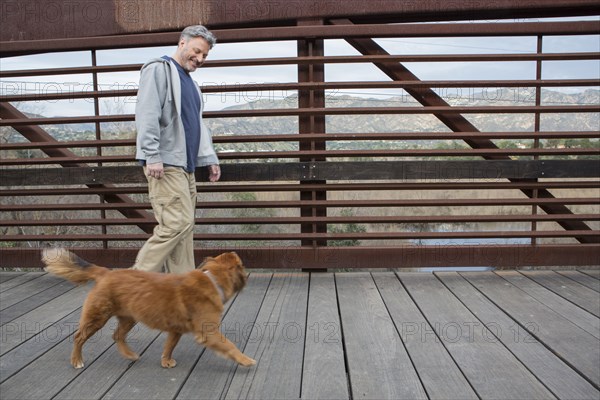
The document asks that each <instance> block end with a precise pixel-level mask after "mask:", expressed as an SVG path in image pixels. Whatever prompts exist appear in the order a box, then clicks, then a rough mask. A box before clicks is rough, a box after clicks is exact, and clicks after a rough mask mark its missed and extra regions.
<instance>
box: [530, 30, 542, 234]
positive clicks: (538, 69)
mask: <svg viewBox="0 0 600 400" xmlns="http://www.w3.org/2000/svg"><path fill="white" fill-rule="evenodd" d="M543 40H544V38H543V36H542V35H538V37H537V54H542V43H543ZM535 79H536V80H537V81H538V82H539V81H540V80H541V79H542V60H537V61H536V66H535ZM541 104H542V88H541V87H540V86H536V87H535V105H536V106H539V105H541ZM534 118H535V120H534V124H533V125H534V127H533V130H534V132H536V133H538V132H539V131H540V119H541V116H540V113H539V112H538V111H536V113H535V117H534ZM539 147H540V138H539V136H538V135H535V137H534V139H533V148H534V149H538V148H539ZM539 158H540V156H539V155H537V154H534V156H533V159H534V160H537V159H539ZM534 181H535V182H537V181H538V179H537V178H536V179H534ZM538 195H539V193H538V189H533V191H532V196H531V197H532V198H533V199H537V198H538ZM537 213H538V206H537V205H535V204H534V205H533V206H531V214H532V215H533V216H535V215H537ZM536 230H537V221H531V231H536ZM531 244H532V245H536V244H537V238H535V237H532V238H531Z"/></svg>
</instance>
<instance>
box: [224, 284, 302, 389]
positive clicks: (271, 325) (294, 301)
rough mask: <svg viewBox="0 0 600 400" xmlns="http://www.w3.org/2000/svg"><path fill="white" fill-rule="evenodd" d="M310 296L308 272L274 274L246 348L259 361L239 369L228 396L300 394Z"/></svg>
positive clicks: (248, 353) (245, 351)
mask: <svg viewBox="0 0 600 400" xmlns="http://www.w3.org/2000/svg"><path fill="white" fill-rule="evenodd" d="M307 298H308V274H300V273H287V274H274V275H273V279H272V281H271V285H270V286H269V290H268V291H267V294H266V297H265V299H264V302H263V304H262V307H261V309H260V312H259V314H258V316H257V318H256V323H255V324H254V325H253V327H252V331H251V333H250V337H249V339H248V343H247V344H246V348H245V349H244V353H245V354H246V355H248V356H249V357H252V358H254V359H255V360H256V361H257V364H256V365H255V366H253V367H250V368H241V367H238V368H237V369H236V372H235V375H234V377H233V379H232V381H231V385H230V386H229V389H228V391H227V394H226V396H225V397H226V398H235V399H238V398H254V399H280V398H281V399H290V398H298V397H299V396H300V390H301V382H302V357H303V355H304V332H305V330H306V307H307ZM275 377H276V378H275Z"/></svg>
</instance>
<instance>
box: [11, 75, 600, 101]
mask: <svg viewBox="0 0 600 400" xmlns="http://www.w3.org/2000/svg"><path fill="white" fill-rule="evenodd" d="M89 68H90V69H93V68H95V67H89ZM79 69H81V67H80V68H79ZM66 70H68V68H65V69H61V70H60V71H62V72H63V74H67V72H66ZM38 71H39V72H40V75H43V74H42V73H41V72H44V71H46V70H38ZM53 71H54V70H53ZM7 74H9V75H14V76H15V77H23V76H31V75H30V74H32V72H31V71H29V70H24V71H9V72H7ZM0 75H1V73H0ZM54 75H56V74H54ZM7 85H10V82H9V83H7ZM599 85H600V81H599V80H598V79H547V80H510V81H509V80H487V81H473V80H466V81H464V80H463V81H441V80H436V81H381V82H374V81H363V82H360V81H356V82H289V83H252V84H241V83H235V84H229V85H228V84H223V85H203V86H202V92H203V93H230V92H252V91H259V92H262V91H279V90H281V91H290V90H334V89H343V90H345V89H401V88H432V89H444V88H528V87H534V88H538V87H539V88H543V87H581V86H599ZM8 89H10V86H8ZM15 91H17V92H18V91H19V89H18V88H17V87H15ZM135 96H137V88H136V89H125V90H99V91H95V90H90V91H67V92H57V93H32V94H19V93H15V94H11V95H2V96H0V101H2V102H19V101H47V100H70V99H86V98H105V97H131V98H133V97H135Z"/></svg>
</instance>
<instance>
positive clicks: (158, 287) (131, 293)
mask: <svg viewBox="0 0 600 400" xmlns="http://www.w3.org/2000/svg"><path fill="white" fill-rule="evenodd" d="M42 261H43V262H44V263H45V264H46V266H47V268H46V270H47V271H48V272H50V273H52V274H54V275H58V276H60V277H62V278H65V279H67V280H69V281H71V282H73V283H78V284H79V283H85V282H88V281H90V280H94V281H95V282H96V285H95V286H94V287H93V288H92V289H91V291H90V293H89V294H88V296H87V299H86V300H85V303H84V304H83V311H82V313H81V319H80V321H79V329H78V330H77V332H76V333H75V343H74V345H73V352H72V354H71V364H72V365H73V367H75V368H83V358H82V356H81V349H82V347H83V344H84V343H85V342H86V340H88V339H89V338H90V337H91V336H92V335H93V334H94V333H96V332H97V331H98V330H99V329H100V328H102V327H103V326H104V324H106V322H107V321H108V320H109V318H111V317H112V316H116V317H117V319H118V321H119V324H118V326H117V329H116V330H115V332H114V334H113V339H114V340H115V342H116V343H117V348H118V349H119V352H120V353H121V355H122V356H123V357H125V358H127V359H129V360H137V359H138V357H139V356H138V355H137V354H136V353H134V352H133V350H131V349H130V348H129V346H128V345H127V343H126V342H125V337H126V336H127V333H128V332H129V331H130V330H131V328H133V326H134V325H135V324H136V322H138V321H139V322H142V323H144V324H145V325H147V326H148V327H150V328H152V329H158V330H161V331H165V332H168V333H169V336H168V338H167V341H166V343H165V346H164V350H163V353H162V357H161V365H162V366H163V367H164V368H173V367H174V366H175V365H176V364H177V363H176V362H175V360H174V359H173V358H172V357H171V355H172V353H173V349H174V348H175V346H176V345H177V342H179V339H180V338H181V335H182V334H184V333H187V332H193V333H194V335H195V337H196V341H197V342H198V343H200V344H202V345H204V346H206V347H208V348H209V349H212V350H213V351H215V352H216V353H217V354H219V355H221V356H223V357H226V358H230V359H232V360H234V361H236V362H237V363H239V364H241V365H243V366H246V367H247V366H250V365H254V364H256V361H254V360H253V359H251V358H250V357H247V356H246V355H244V354H243V353H242V352H241V351H240V350H238V348H237V347H235V345H234V344H233V343H231V342H230V341H229V340H228V339H227V338H225V337H224V336H223V335H222V334H221V332H220V331H219V326H220V322H221V314H222V312H223V304H224V303H225V302H227V300H229V299H230V298H231V297H232V296H233V295H234V294H235V293H237V292H238V291H240V290H241V289H242V288H243V287H244V285H245V284H246V272H245V270H244V266H243V265H242V261H241V260H240V258H239V257H238V255H237V254H235V253H224V254H221V255H220V256H218V257H215V258H210V257H209V258H207V259H206V260H205V262H204V263H203V264H202V266H201V267H199V268H200V269H196V270H194V271H191V272H188V273H186V274H181V275H172V274H160V273H153V272H143V271H137V270H132V269H123V270H116V269H115V270H110V269H108V268H104V267H99V266H97V265H93V264H90V263H88V262H86V261H84V260H82V259H81V258H79V257H78V256H76V255H75V254H72V253H70V252H68V251H67V250H65V249H47V250H44V252H43V255H42Z"/></svg>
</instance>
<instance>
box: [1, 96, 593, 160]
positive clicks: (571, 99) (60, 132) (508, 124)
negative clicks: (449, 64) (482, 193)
mask: <svg viewBox="0 0 600 400" xmlns="http://www.w3.org/2000/svg"><path fill="white" fill-rule="evenodd" d="M441 95H442V96H443V97H444V98H445V99H446V101H447V102H449V103H450V104H451V105H455V106H493V105H510V106H518V105H534V104H535V91H534V90H533V89H532V88H520V89H518V88H516V89H511V88H499V89H497V88H492V89H485V90H481V89H478V91H477V92H476V91H474V89H447V90H446V89H444V90H443V93H441ZM561 104H568V105H571V104H582V105H594V104H595V105H600V90H596V89H587V90H585V91H582V92H577V93H565V92H561V91H554V90H543V91H542V105H561ZM297 106H298V99H297V97H296V96H290V97H287V98H283V99H259V100H257V101H253V102H249V103H244V104H240V105H236V106H232V107H227V108H226V109H225V110H249V109H277V108H296V107H297ZM326 106H327V107H373V108H377V107H410V106H415V107H417V106H420V104H419V103H417V102H416V101H415V100H414V99H413V98H412V97H410V96H409V95H408V94H406V95H404V96H402V95H401V96H397V97H389V98H385V99H381V98H375V97H372V98H367V97H358V96H350V95H341V96H332V95H330V96H327V98H326ZM31 116H32V117H42V116H40V115H31ZM464 116H465V118H467V119H468V120H469V121H471V122H472V123H473V124H474V125H475V126H476V127H477V128H478V129H479V130H481V131H488V132H491V131H533V127H534V117H533V115H531V114H488V115H481V114H465V115H464ZM297 120H298V118H297V117H244V118H220V119H213V118H210V119H207V124H208V126H209V128H210V129H211V130H212V132H213V135H233V134H235V135H245V134H248V135H250V134H286V133H290V134H293V133H296V132H297V130H298V127H297ZM326 123H327V132H328V133H371V132H429V131H432V132H446V131H448V130H449V129H448V128H447V127H446V126H445V125H444V124H442V123H441V122H440V121H439V120H438V119H437V118H435V117H434V116H432V115H404V114H402V115H390V114H373V115H352V114H349V115H332V116H327V117H326ZM599 127H600V113H594V114H590V113H587V114H581V113H563V114H552V115H544V114H543V115H542V116H541V130H550V131H568V130H572V129H575V130H581V131H588V130H591V131H594V130H596V131H597V130H598V129H599ZM46 129H47V130H48V131H49V132H50V133H51V134H52V135H54V136H55V137H56V138H58V139H59V140H60V139H63V140H93V139H94V138H95V131H94V129H95V128H94V124H90V123H83V124H63V125H54V126H47V127H46ZM102 132H103V137H104V138H127V137H129V138H131V137H133V136H134V135H135V126H134V124H133V122H129V123H128V122H119V123H106V124H102ZM5 135H6V134H5ZM10 136H11V139H10V140H9V141H20V140H23V139H22V138H20V137H19V136H20V135H18V134H12V135H10ZM4 141H7V140H6V138H5V139H4ZM413 144H414V142H413ZM257 145H259V144H257ZM257 145H251V144H248V145H247V148H248V149H250V148H253V147H255V146H257ZM245 146H246V145H245ZM277 146H284V147H283V148H286V146H289V144H285V143H282V144H278V145H277ZM272 148H275V147H274V146H270V145H266V147H265V145H263V147H261V149H262V150H266V149H272ZM277 148H281V149H283V148H282V147H277ZM238 150H241V149H240V148H239V147H238Z"/></svg>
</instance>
